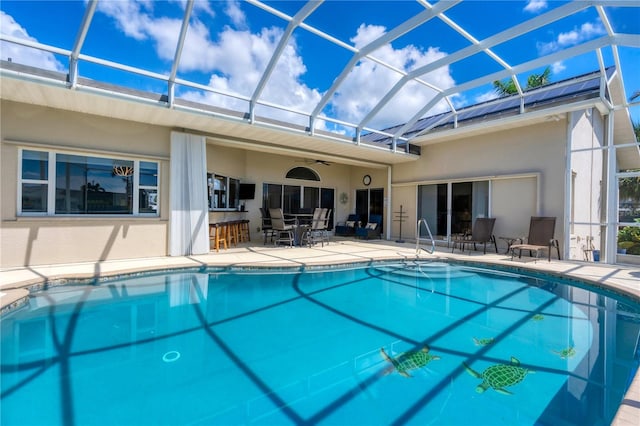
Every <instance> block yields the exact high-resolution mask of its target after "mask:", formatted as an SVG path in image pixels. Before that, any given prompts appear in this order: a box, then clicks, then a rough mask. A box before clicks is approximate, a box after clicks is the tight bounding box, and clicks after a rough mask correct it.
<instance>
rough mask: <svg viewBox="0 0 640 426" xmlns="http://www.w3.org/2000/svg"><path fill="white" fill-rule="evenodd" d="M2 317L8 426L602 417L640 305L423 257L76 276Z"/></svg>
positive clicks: (601, 420) (615, 394) (634, 342)
mask: <svg viewBox="0 0 640 426" xmlns="http://www.w3.org/2000/svg"><path fill="white" fill-rule="evenodd" d="M1 325H2V342H1V343H2V345H1V350H2V361H1V363H2V377H1V389H2V395H1V397H2V400H1V418H0V420H1V422H2V424H3V425H21V424H29V425H54V424H67V425H94V424H95V425H101V424H102V425H116V424H117V425H151V424H153V425H158V424H167V425H177V424H198V425H200V424H202V425H227V424H268V425H287V424H327V425H331V424H334V425H378V424H379V425H388V424H421V425H423V424H436V425H443V424H446V425H470V424H473V425H503V424H504V425H516V424H518V425H519V424H522V425H559V424H567V425H599V424H609V423H610V421H611V420H612V418H613V416H614V415H615V412H616V410H617V408H618V406H619V404H620V402H621V400H622V397H623V395H624V392H625V390H626V388H627V386H628V385H629V382H630V380H631V378H632V376H633V374H634V372H635V371H636V369H637V366H638V336H639V330H640V306H639V304H638V303H635V302H633V301H630V300H628V299H624V298H622V297H620V296H615V295H613V294H604V293H596V292H591V291H588V290H587V289H585V288H583V286H571V285H568V284H567V283H566V282H563V281H561V280H559V279H550V278H547V279H544V278H541V277H531V276H530V277H527V276H522V275H515V274H512V273H509V272H505V271H503V272H500V271H490V270H484V269H478V268H472V267H467V266H463V265H455V264H445V263H435V262H423V263H411V262H408V263H380V264H373V265H368V266H366V267H365V266H363V267H353V268H344V269H336V268H332V269H322V270H314V271H307V272H304V273H300V272H296V273H293V272H287V271H282V270H281V271H277V272H268V271H233V270H230V271H205V272H193V271H189V272H187V271H182V272H172V273H167V274H146V275H140V276H136V277H129V278H125V279H114V280H107V281H103V282H100V283H98V284H87V283H85V284H76V285H65V286H61V287H55V288H52V289H50V290H48V291H43V292H41V293H39V294H36V295H35V296H34V297H32V298H31V299H30V303H29V306H28V308H25V309H20V310H18V311H16V312H13V313H11V314H9V315H6V316H5V317H4V318H3V319H2V324H1ZM383 351H384V354H383V353H382V352H383ZM403 353H404V355H402V354H403ZM385 354H386V356H387V357H388V358H389V359H386V358H385ZM483 382H484V384H483ZM481 384H483V385H482V386H480V385H481ZM492 385H493V386H494V387H492ZM484 388H486V390H484ZM483 390H484V391H483ZM478 391H483V392H478Z"/></svg>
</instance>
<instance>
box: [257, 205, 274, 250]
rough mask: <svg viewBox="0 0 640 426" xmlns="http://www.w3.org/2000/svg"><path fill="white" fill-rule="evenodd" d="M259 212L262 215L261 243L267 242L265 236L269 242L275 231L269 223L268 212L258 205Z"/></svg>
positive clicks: (271, 240)
mask: <svg viewBox="0 0 640 426" xmlns="http://www.w3.org/2000/svg"><path fill="white" fill-rule="evenodd" d="M260 214H261V215H262V232H263V233H264V243H263V244H267V238H268V239H269V241H270V242H273V238H274V237H275V231H274V230H273V226H272V225H271V217H270V216H269V212H268V211H267V210H265V209H264V208H262V207H260Z"/></svg>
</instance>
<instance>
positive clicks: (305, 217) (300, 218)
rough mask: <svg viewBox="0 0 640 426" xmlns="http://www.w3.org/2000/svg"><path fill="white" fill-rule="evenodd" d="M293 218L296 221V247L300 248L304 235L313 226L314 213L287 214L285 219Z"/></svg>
mask: <svg viewBox="0 0 640 426" xmlns="http://www.w3.org/2000/svg"><path fill="white" fill-rule="evenodd" d="M287 216H288V217H293V218H295V220H296V224H295V228H296V229H295V233H294V235H293V237H294V238H293V239H294V241H295V245H297V246H299V245H301V242H302V235H303V234H304V232H305V231H306V228H307V227H308V226H309V225H310V224H311V220H312V219H313V213H285V217H287Z"/></svg>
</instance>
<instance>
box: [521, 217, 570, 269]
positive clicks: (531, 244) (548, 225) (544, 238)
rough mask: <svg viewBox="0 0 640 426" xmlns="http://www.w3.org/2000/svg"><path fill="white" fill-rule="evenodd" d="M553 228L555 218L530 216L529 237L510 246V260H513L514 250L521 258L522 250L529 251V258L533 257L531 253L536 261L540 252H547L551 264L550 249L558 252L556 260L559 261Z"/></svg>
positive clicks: (557, 244)
mask: <svg viewBox="0 0 640 426" xmlns="http://www.w3.org/2000/svg"><path fill="white" fill-rule="evenodd" d="M555 228H556V218H555V217H536V216H532V217H531V223H530V224H529V237H527V239H526V242H525V241H523V239H522V238H520V239H519V240H520V244H518V243H516V244H512V245H511V247H510V250H511V260H513V256H514V254H515V251H516V250H518V252H519V255H518V257H522V250H529V256H533V252H535V253H536V260H537V259H538V255H539V252H540V250H547V252H548V260H549V262H551V248H552V247H555V248H556V250H557V252H558V260H561V259H560V244H559V243H558V240H556V239H555V238H554V233H555Z"/></svg>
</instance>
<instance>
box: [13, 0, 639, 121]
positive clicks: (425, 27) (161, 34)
mask: <svg viewBox="0 0 640 426" xmlns="http://www.w3.org/2000/svg"><path fill="white" fill-rule="evenodd" d="M445 3H446V2H445ZM566 3H567V2H560V1H547V0H528V1H516V0H512V1H510V0H502V1H486V0H475V1H474V0H466V1H464V2H462V3H460V4H454V2H449V4H445V7H447V6H450V8H449V9H448V10H447V11H446V12H445V13H444V15H445V16H444V17H443V18H435V19H431V20H429V21H427V22H426V23H424V24H422V25H419V26H418V27H416V28H415V29H413V30H411V31H410V32H408V33H406V34H403V35H401V36H400V37H398V38H396V39H394V40H393V41H391V42H390V43H388V44H384V45H383V46H381V47H379V48H377V49H376V50H374V51H373V52H371V57H372V58H373V59H370V58H364V59H362V60H360V61H358V62H357V63H356V64H355V66H353V67H352V68H351V69H350V71H349V73H348V74H347V76H346V78H345V79H344V81H343V82H342V84H340V86H339V87H338V88H337V90H336V91H335V92H334V93H331V96H330V97H329V99H328V102H327V103H326V106H324V108H323V109H322V112H321V114H322V115H324V116H326V117H332V118H335V119H339V120H342V121H345V122H349V123H360V122H361V121H362V120H363V119H364V118H367V126H371V127H374V128H384V127H388V126H392V125H395V124H399V123H404V122H406V121H408V120H409V119H410V118H411V117H413V115H414V114H416V112H417V111H419V110H420V109H421V108H422V107H423V106H424V105H426V104H427V103H428V102H429V100H431V99H432V98H433V97H434V95H435V94H436V93H437V90H447V89H449V88H452V87H456V86H459V85H463V84H465V83H468V82H473V81H474V80H475V79H477V78H480V77H482V76H484V75H487V74H491V73H494V72H498V71H502V70H504V65H507V66H515V65H518V64H522V63H525V62H527V61H531V60H534V59H536V58H539V57H543V56H546V55H550V54H553V53H555V52H558V51H561V50H562V49H566V48H570V47H572V46H576V45H579V44H580V43H584V42H585V41H588V40H592V39H596V38H598V37H601V36H603V35H605V34H606V27H605V25H604V23H603V21H602V20H601V19H600V16H599V15H598V12H597V10H596V9H595V8H593V7H591V8H587V9H585V10H582V11H580V12H577V13H575V14H573V15H571V16H569V17H566V18H563V19H560V20H558V21H557V22H554V23H552V24H550V25H547V26H544V27H542V28H539V29H536V30H532V31H530V32H528V33H526V34H524V35H522V36H518V37H515V38H514V39H512V40H509V41H507V42H505V43H502V44H499V45H497V46H495V47H492V48H491V52H490V54H487V53H478V54H475V55H473V56H471V57H468V58H466V59H463V60H461V61H457V62H455V63H453V64H448V65H446V66H443V67H440V68H437V69H434V70H431V72H429V73H427V74H424V75H422V76H421V77H420V82H410V83H408V84H406V85H403V86H402V87H401V89H400V90H399V91H398V93H397V94H396V95H395V96H394V97H393V98H392V99H391V100H390V101H389V102H388V103H387V104H386V105H385V106H384V107H383V108H382V109H381V110H380V111H379V112H378V113H377V114H375V115H373V116H368V114H369V113H370V112H371V110H372V109H373V108H374V107H375V106H376V105H377V104H378V103H379V102H380V100H381V99H383V96H384V95H385V93H387V92H388V91H389V89H391V88H392V87H394V85H395V84H396V83H397V82H398V81H399V80H400V79H401V77H402V75H403V73H405V74H406V73H408V72H411V71H412V70H416V69H419V68H421V67H425V66H428V64H430V63H433V62H434V61H437V60H439V59H442V58H446V57H447V56H448V55H450V54H452V53H455V52H457V51H459V50H460V49H462V48H464V47H467V46H469V45H470V41H469V39H468V38H469V37H473V38H474V39H476V40H484V39H486V38H487V37H490V36H492V35H494V34H496V33H499V32H501V31H504V30H507V29H508V28H509V27H511V26H513V25H515V24H518V23H521V22H524V21H527V20H529V19H532V18H534V17H536V16H538V15H541V14H544V13H547V12H549V11H550V10H553V9H555V8H557V7H561V6H563V5H564V4H566ZM630 3H633V0H630ZM86 4H87V3H86V2H85V1H82V0H70V1H69V0H68V1H53V0H50V1H12V0H3V1H2V2H1V3H0V31H1V32H2V34H3V35H10V36H13V37H17V38H21V39H28V40H32V41H35V42H39V43H42V44H45V45H48V46H54V47H57V48H62V49H66V50H71V49H72V47H73V45H74V41H75V40H76V38H77V35H78V28H79V25H80V22H81V21H82V17H83V14H84V11H85V7H86ZM635 4H637V3H635ZM262 5H264V7H263V8H261V7H256V5H254V4H252V3H251V2H239V1H234V0H230V1H204V0H197V1H196V2H195V5H194V10H193V12H192V15H191V19H190V22H189V28H188V31H187V35H186V40H185V45H184V49H183V51H182V55H181V59H180V64H179V68H178V71H177V72H178V74H177V75H178V78H181V79H184V80H189V81H192V82H195V83H197V84H201V85H204V86H212V87H214V88H215V89H216V90H218V91H220V92H223V93H225V94H229V95H232V96H222V95H219V94H216V93H211V92H206V91H203V90H199V89H198V88H194V87H187V86H184V85H179V86H178V89H177V91H176V96H177V97H180V98H183V99H188V100H192V101H198V102H206V103H211V104H214V105H216V106H221V107H225V108H230V109H235V110H241V111H247V110H248V102H247V99H248V98H251V96H252V95H253V93H254V91H255V89H256V86H257V84H258V82H259V81H260V79H261V77H262V75H263V73H264V70H265V69H266V68H267V65H268V64H269V61H270V60H271V58H272V56H273V52H274V51H275V49H276V48H277V46H278V43H279V41H280V39H281V37H282V35H283V34H284V31H285V28H286V26H287V21H286V20H284V19H282V17H281V16H277V14H272V13H269V12H268V11H266V10H264V9H268V8H274V9H277V10H278V11H279V12H280V14H284V15H288V16H294V15H296V13H298V11H299V10H300V9H301V8H302V7H303V6H304V2H299V1H264V2H262ZM433 5H435V6H438V3H437V2H434V3H433ZM184 7H185V1H184V0H167V1H152V0H102V1H100V2H99V3H98V7H97V11H96V14H95V16H94V18H93V21H92V23H91V26H90V28H89V31H88V33H87V37H86V39H85V42H84V44H83V47H82V50H81V53H82V54H84V55H88V56H90V57H95V58H102V59H105V60H108V61H113V62H117V63H121V64H125V65H128V66H131V67H136V68H141V69H145V70H150V71H152V72H155V73H159V74H163V75H168V74H169V72H170V70H171V65H172V62H173V59H174V57H175V54H176V44H177V40H178V34H179V32H180V28H181V25H182V17H183V14H184ZM424 10H426V8H425V2H420V1H409V0H406V1H403V0H398V1H337V0H332V1H325V2H324V3H322V4H318V5H317V7H316V8H315V10H314V11H313V13H311V15H310V16H309V17H308V18H306V19H305V20H304V23H305V24H306V25H308V27H306V28H297V29H296V30H295V31H294V32H293V34H292V37H291V38H290V39H289V41H288V43H287V45H286V47H285V48H284V49H283V51H282V54H281V56H280V57H279V60H278V62H277V64H276V66H275V67H274V70H273V73H272V75H271V76H270V78H269V79H268V81H267V84H266V85H265V87H264V90H263V91H262V93H261V94H260V97H259V99H260V100H262V101H265V102H267V103H270V104H276V105H282V106H284V107H286V108H287V109H288V110H291V111H285V110H281V109H273V108H270V107H266V106H264V107H259V108H258V109H257V110H256V112H257V114H260V115H265V116H271V117H273V118H279V119H284V120H287V121H293V122H298V123H301V124H306V123H307V120H308V119H307V118H306V117H305V116H304V114H309V113H310V112H311V111H313V110H314V108H315V107H316V106H317V105H318V103H319V102H320V100H321V99H322V98H323V96H324V95H325V93H327V91H328V90H329V89H330V88H331V86H332V84H333V82H334V80H335V79H336V78H337V77H338V76H339V75H340V74H341V72H342V71H343V69H344V68H345V66H346V65H347V64H348V62H349V61H350V60H351V58H352V57H353V55H354V51H355V50H357V49H362V48H364V47H365V46H367V44H368V43H369V42H371V41H372V40H375V39H376V38H377V37H380V36H382V35H384V34H388V33H389V32H391V31H392V30H393V29H394V28H395V27H396V26H398V25H399V24H401V23H403V22H404V21H406V20H407V19H410V18H411V17H413V16H415V15H418V14H419V13H421V12H423V11H424ZM604 10H605V13H606V14H607V16H608V18H609V20H610V22H611V25H612V29H613V31H614V32H617V33H628V34H633V35H634V36H635V37H640V36H639V35H638V34H640V8H639V7H635V8H630V7H606V8H604ZM452 25H453V26H458V27H460V28H462V29H464V30H465V31H466V34H460V32H456V31H455V30H454V29H453V28H452ZM318 32H320V33H322V34H323V35H325V36H326V37H325V38H323V37H319V36H318V34H317V33H318ZM465 37H466V38H465ZM327 39H328V40H327ZM602 53H603V60H604V63H605V65H606V66H608V65H614V62H613V53H612V50H611V48H605V49H603V50H602ZM618 53H619V55H620V60H621V63H622V71H623V78H624V82H625V87H626V90H627V97H629V96H631V95H632V94H633V92H634V91H635V90H640V72H637V69H638V68H639V66H640V49H638V48H629V47H620V48H619V49H618ZM491 55H494V57H492V56H491ZM0 56H1V58H2V59H3V60H7V59H9V58H11V60H12V61H14V62H17V63H22V64H27V65H33V66H38V67H42V68H45V69H52V70H58V71H62V72H66V71H67V68H68V57H65V56H64V55H59V54H54V53H50V52H43V51H38V50H33V49H29V48H26V47H24V46H19V45H16V44H12V43H7V42H0ZM495 58H498V59H497V60H496V59H495ZM549 66H550V68H551V70H552V74H551V81H559V80H562V79H566V78H570V77H574V76H578V75H581V74H584V73H588V72H592V71H596V70H597V69H598V58H597V55H596V54H595V53H593V52H591V53H587V54H583V55H580V56H577V57H574V58H564V59H562V60H558V61H554V62H552V63H550V64H549ZM543 70H544V66H543V67H538V68H536V69H532V70H529V71H527V72H525V73H523V74H522V75H520V76H519V81H520V82H521V84H522V85H523V87H524V85H526V78H527V76H528V75H529V74H531V73H540V72H542V71H543ZM79 72H80V75H81V76H82V77H87V78H92V79H98V80H101V81H106V82H111V83H115V84H119V85H123V86H126V87H131V88H136V89H141V90H149V91H153V92H160V93H166V82H165V83H163V82H161V81H159V80H156V79H152V78H149V77H143V76H139V75H136V74H131V73H125V72H122V71H117V70H113V69H111V68H109V67H105V66H102V65H97V64H93V63H91V62H89V61H81V63H80V65H79ZM636 74H637V75H636ZM496 96H497V95H496V93H495V90H494V89H493V86H492V85H491V84H490V83H489V84H485V85H482V86H480V87H472V88H470V89H469V90H465V91H462V92H460V93H452V94H451V96H450V97H449V101H450V102H451V104H450V105H449V104H447V103H446V102H445V101H440V102H439V103H438V104H437V105H436V106H435V107H434V108H433V109H432V110H430V111H429V112H428V113H427V115H433V114H436V113H439V112H443V111H446V110H448V109H449V108H450V107H451V106H453V107H454V108H456V109H458V108H461V107H464V106H467V105H472V104H475V103H479V102H483V101H487V100H490V99H493V98H495V97H496ZM631 116H632V119H633V120H634V121H636V122H640V107H638V106H634V107H633V108H631ZM321 126H322V127H323V128H325V129H330V130H335V129H337V128H339V127H340V126H336V125H335V124H333V123H330V122H322V124H321Z"/></svg>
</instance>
